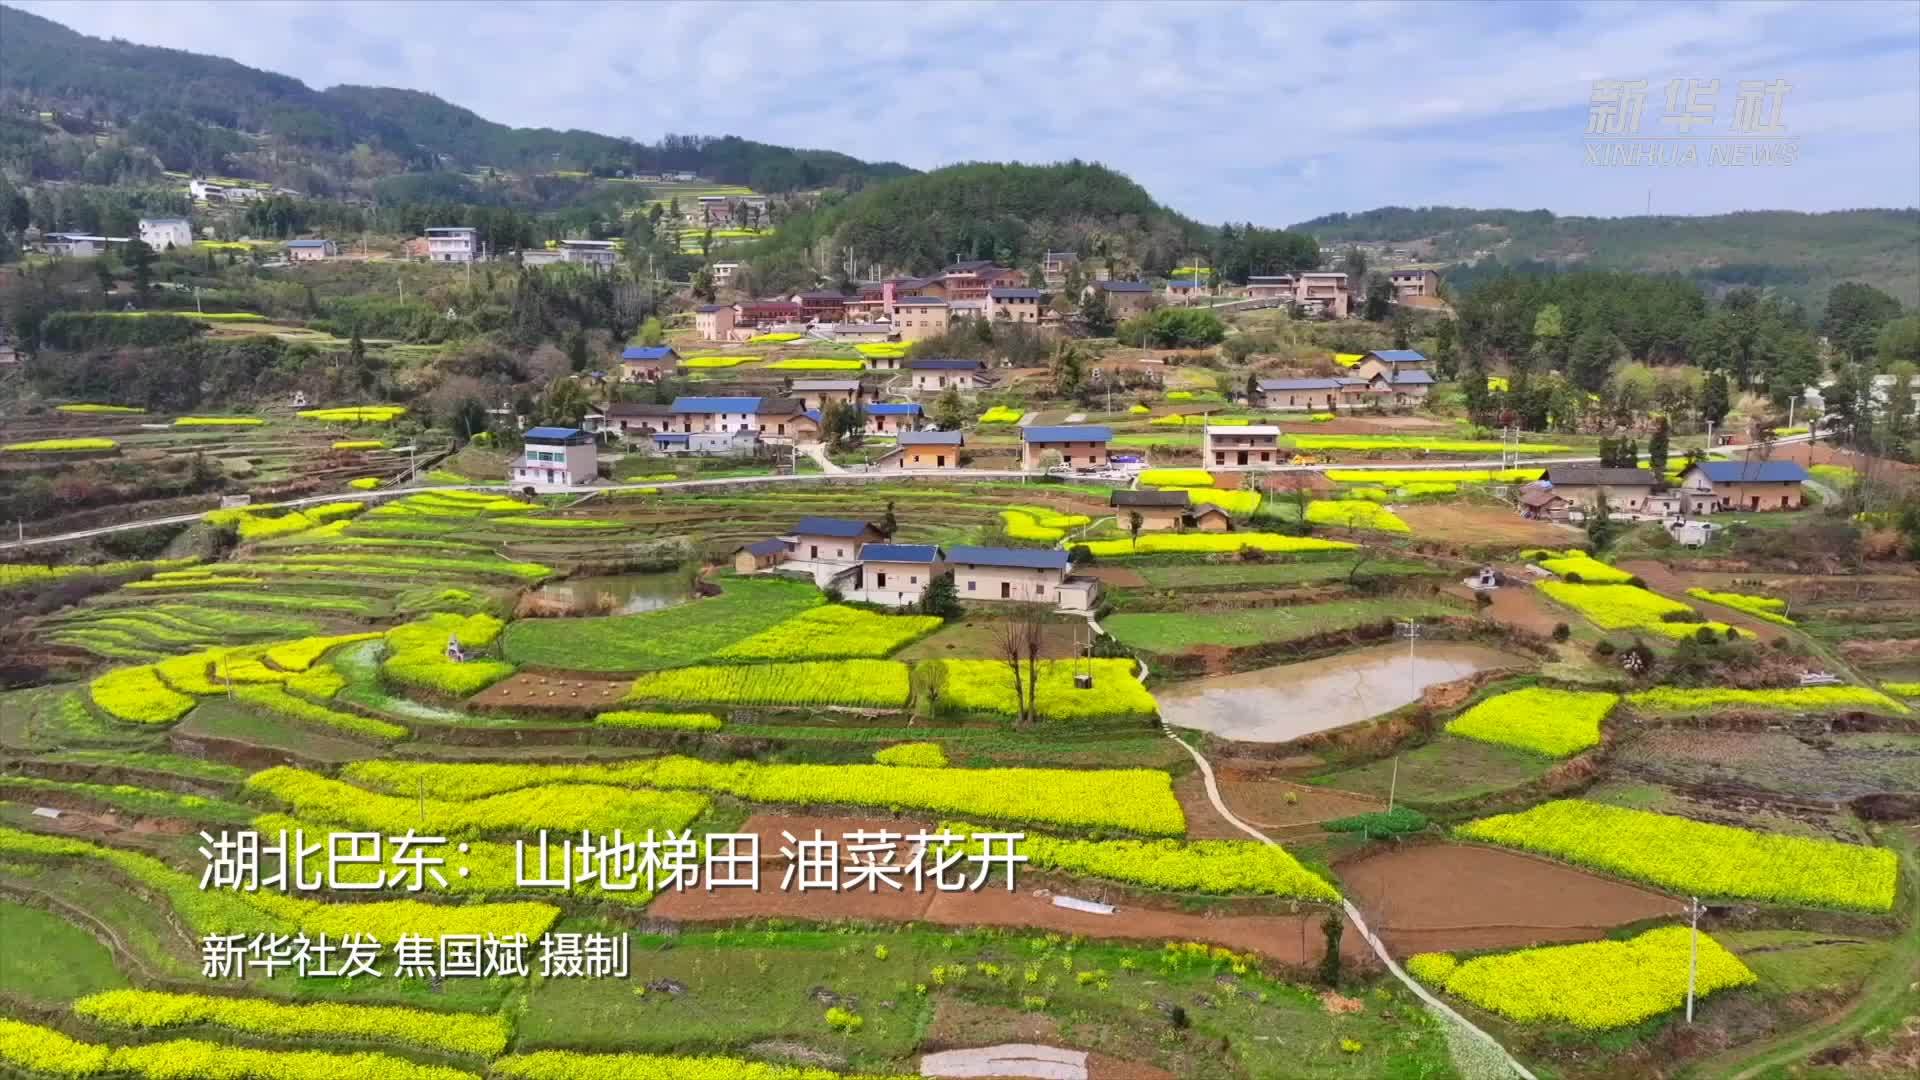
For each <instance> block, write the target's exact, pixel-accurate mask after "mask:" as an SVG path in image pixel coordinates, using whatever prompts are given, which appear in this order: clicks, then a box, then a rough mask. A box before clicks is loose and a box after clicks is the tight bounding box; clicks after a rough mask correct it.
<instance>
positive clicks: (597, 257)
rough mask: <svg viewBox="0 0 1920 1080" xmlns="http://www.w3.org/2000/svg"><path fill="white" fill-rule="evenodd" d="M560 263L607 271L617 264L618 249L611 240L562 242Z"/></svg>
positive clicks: (618, 259) (618, 258) (618, 257)
mask: <svg viewBox="0 0 1920 1080" xmlns="http://www.w3.org/2000/svg"><path fill="white" fill-rule="evenodd" d="M560 261H561V262H569V263H575V264H577V265H581V266H593V267H598V268H599V269H602V270H609V269H612V268H613V267H614V266H615V265H616V264H618V263H619V261H620V248H619V247H618V245H616V244H615V243H614V241H612V240H562V241H560Z"/></svg>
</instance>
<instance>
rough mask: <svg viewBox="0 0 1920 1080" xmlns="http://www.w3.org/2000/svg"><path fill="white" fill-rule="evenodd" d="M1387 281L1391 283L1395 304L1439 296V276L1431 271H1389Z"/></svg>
mask: <svg viewBox="0 0 1920 1080" xmlns="http://www.w3.org/2000/svg"><path fill="white" fill-rule="evenodd" d="M1387 280H1388V281H1390V282H1392V283H1393V299H1394V300H1395V302H1397V303H1405V302H1407V301H1409V300H1414V299H1417V298H1421V297H1438V296H1439V295H1440V275H1439V274H1436V273H1434V272H1433V271H1431V270H1414V269H1406V270H1389V271H1387Z"/></svg>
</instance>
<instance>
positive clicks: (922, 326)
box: [893, 296, 952, 341]
mask: <svg viewBox="0 0 1920 1080" xmlns="http://www.w3.org/2000/svg"><path fill="white" fill-rule="evenodd" d="M951 318H952V312H951V311H950V310H949V309H948V307H947V302H946V301H945V300H942V299H940V298H939V297H937V296H902V297H897V298H895V300H894V301H893V328H894V330H895V331H896V332H898V333H899V335H900V340H901V341H922V340H924V339H926V338H931V337H939V336H940V335H942V334H944V333H946V332H947V325H948V322H949V320H950V319H951Z"/></svg>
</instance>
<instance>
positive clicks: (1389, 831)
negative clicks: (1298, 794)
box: [1320, 806, 1427, 840]
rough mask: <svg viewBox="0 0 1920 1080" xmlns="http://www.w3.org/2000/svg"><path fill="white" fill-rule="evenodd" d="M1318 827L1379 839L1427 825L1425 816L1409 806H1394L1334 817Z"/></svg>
mask: <svg viewBox="0 0 1920 1080" xmlns="http://www.w3.org/2000/svg"><path fill="white" fill-rule="evenodd" d="M1320 827H1321V828H1322V829H1325V830H1326V831H1328V832H1357V833H1359V834H1360V835H1361V836H1364V837H1366V838H1367V839H1369V840H1380V839H1385V838H1386V837H1389V836H1398V835H1400V834H1401V833H1414V832H1419V831H1420V830H1422V829H1424V828H1426V827H1427V816H1426V815H1425V814H1422V813H1421V812H1420V811H1418V810H1415V809H1412V808H1411V807H1406V806H1396V807H1394V808H1393V809H1391V810H1380V811H1375V812H1373V813H1370V814H1355V815H1353V816H1352V817H1343V818H1335V819H1333V820H1332V821H1326V822H1322V823H1321V825H1320Z"/></svg>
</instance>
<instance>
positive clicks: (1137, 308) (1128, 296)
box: [1081, 281, 1153, 320]
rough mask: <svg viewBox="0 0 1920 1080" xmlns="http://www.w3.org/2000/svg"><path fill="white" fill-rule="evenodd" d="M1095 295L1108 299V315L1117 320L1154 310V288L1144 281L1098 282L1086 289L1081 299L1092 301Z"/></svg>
mask: <svg viewBox="0 0 1920 1080" xmlns="http://www.w3.org/2000/svg"><path fill="white" fill-rule="evenodd" d="M1095 293H1098V294H1100V295H1101V296H1104V297H1106V298H1107V313H1108V314H1110V315H1112V316H1113V317H1114V319H1116V320H1119V319H1130V318H1132V317H1133V316H1135V315H1144V314H1146V313H1147V312H1148V311H1151V310H1152V309H1153V286H1152V285H1150V284H1148V283H1147V282H1144V281H1096V282H1093V283H1092V284H1090V285H1088V286H1087V287H1086V290H1085V291H1084V292H1083V293H1082V294H1081V299H1082V300H1083V301H1085V300H1091V299H1093V296H1094V294H1095Z"/></svg>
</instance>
